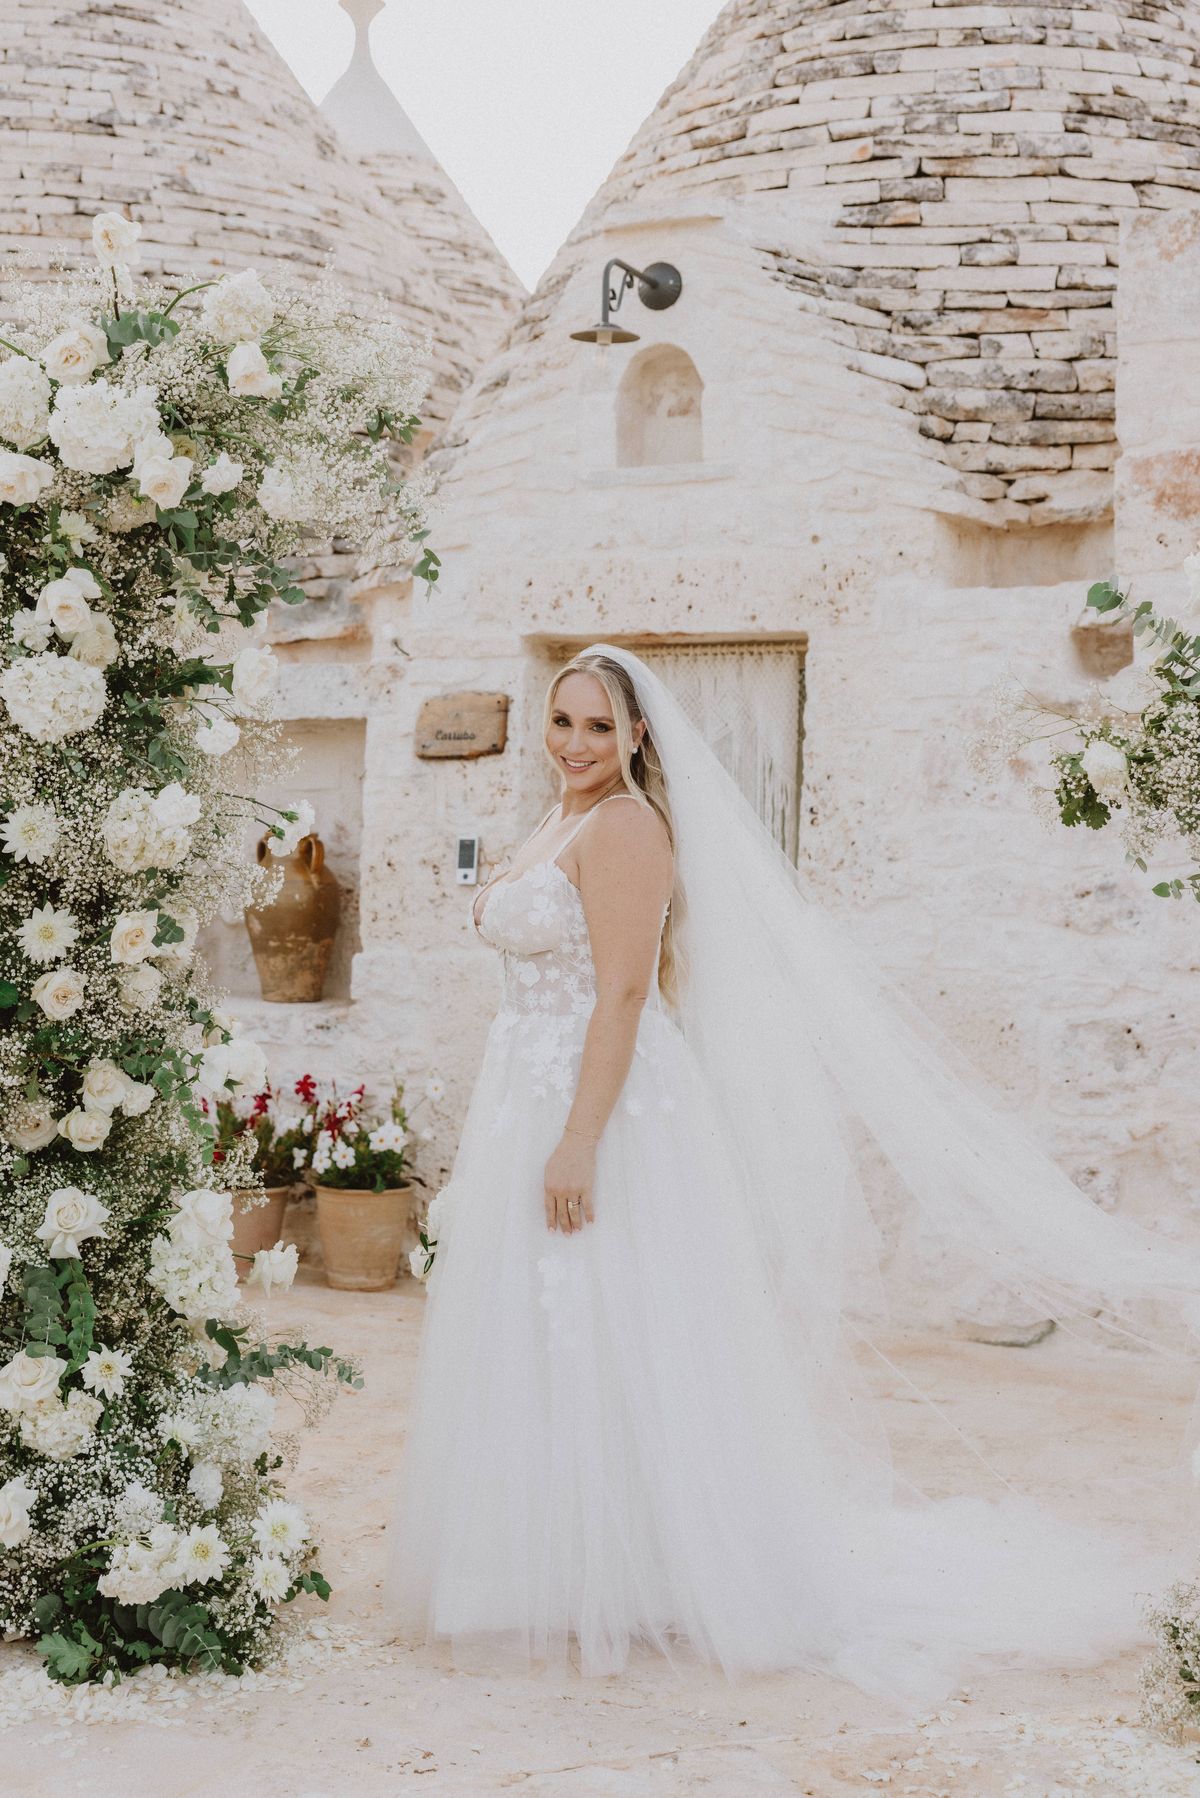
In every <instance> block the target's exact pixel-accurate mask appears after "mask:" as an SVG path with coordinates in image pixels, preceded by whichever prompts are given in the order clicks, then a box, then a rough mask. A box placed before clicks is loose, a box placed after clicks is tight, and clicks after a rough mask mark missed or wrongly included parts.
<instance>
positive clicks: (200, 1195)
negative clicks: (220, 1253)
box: [171, 1186, 233, 1243]
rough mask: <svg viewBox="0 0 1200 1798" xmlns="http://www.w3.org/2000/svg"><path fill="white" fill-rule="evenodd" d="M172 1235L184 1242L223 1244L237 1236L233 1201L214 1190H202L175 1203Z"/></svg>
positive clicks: (204, 1187)
mask: <svg viewBox="0 0 1200 1798" xmlns="http://www.w3.org/2000/svg"><path fill="white" fill-rule="evenodd" d="M175 1207H176V1215H175V1217H174V1218H172V1220H171V1230H172V1234H173V1235H175V1236H176V1237H177V1239H178V1240H179V1241H180V1242H202V1243H208V1242H213V1243H223V1242H228V1240H229V1238H230V1237H231V1236H232V1235H233V1199H232V1198H231V1196H230V1195H229V1193H227V1192H217V1191H216V1190H215V1189H214V1188H213V1187H211V1186H198V1187H196V1188H195V1189H194V1191H192V1192H185V1193H182V1194H181V1195H180V1197H179V1198H178V1199H177V1200H176V1201H175Z"/></svg>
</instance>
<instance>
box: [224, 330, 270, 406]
mask: <svg viewBox="0 0 1200 1798" xmlns="http://www.w3.org/2000/svg"><path fill="white" fill-rule="evenodd" d="M225 374H226V377H227V379H228V381H229V391H230V393H237V394H241V395H243V396H244V397H246V398H248V399H264V400H277V399H278V398H279V395H280V394H281V393H282V392H283V382H282V380H281V379H280V377H279V376H278V375H275V374H272V373H271V369H270V365H269V363H268V362H267V359H266V357H265V356H264V355H263V353H262V350H261V349H260V348H259V346H258V345H257V344H256V343H238V344H235V345H234V347H233V349H231V350H230V352H229V356H228V359H227V360H226V363H225Z"/></svg>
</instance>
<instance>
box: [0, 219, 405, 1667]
mask: <svg viewBox="0 0 1200 1798" xmlns="http://www.w3.org/2000/svg"><path fill="white" fill-rule="evenodd" d="M137 236H138V226H137V225H136V224H134V223H132V222H130V221H129V220H127V219H125V218H124V217H122V216H120V215H119V214H114V213H108V214H102V215H101V216H100V217H98V218H97V219H96V220H95V221H94V225H93V232H92V241H93V246H94V249H95V253H96V266H95V267H94V268H93V269H91V270H90V271H87V272H84V273H81V274H73V275H69V276H67V277H65V278H63V279H59V280H56V281H53V282H50V283H38V282H17V283H14V284H13V285H12V287H11V289H10V291H9V293H8V294H7V295H6V305H5V314H6V317H7V318H9V319H11V320H13V321H14V322H13V323H11V324H10V325H8V326H7V327H6V335H5V336H4V337H3V339H0V547H2V551H3V556H2V565H0V769H2V770H3V773H2V775H0V1195H2V1196H0V1629H3V1630H4V1631H5V1632H7V1633H9V1634H15V1635H25V1636H33V1637H34V1638H36V1639H37V1640H38V1643H39V1647H40V1649H41V1652H42V1654H43V1656H44V1657H45V1661H46V1664H47V1668H48V1671H49V1672H50V1673H51V1675H52V1676H53V1677H55V1678H57V1679H60V1680H64V1681H68V1682H76V1681H83V1680H96V1679H102V1678H117V1677H120V1675H121V1674H122V1673H123V1672H125V1671H127V1670H131V1669H136V1668H138V1667H140V1666H143V1665H145V1664H147V1663H158V1664H160V1665H166V1666H168V1667H170V1666H175V1667H181V1668H197V1667H198V1668H222V1669H224V1670H226V1671H228V1672H237V1671H240V1670H241V1669H242V1668H244V1667H245V1666H247V1665H248V1664H253V1663H255V1662H257V1661H258V1660H260V1659H261V1658H262V1656H263V1654H264V1652H265V1650H266V1647H267V1644H268V1642H269V1638H270V1634H271V1630H272V1627H273V1624H274V1621H275V1617H276V1606H277V1603H278V1602H279V1601H281V1600H288V1599H291V1598H293V1597H294V1596H295V1595H296V1594H297V1593H298V1592H300V1591H315V1592H319V1593H324V1592H326V1591H327V1590H328V1588H327V1587H326V1586H325V1583H324V1581H323V1580H322V1579H321V1576H320V1574H319V1571H318V1570H317V1568H316V1565H315V1561H314V1554H315V1550H314V1546H313V1543H312V1539H311V1533H310V1531H309V1528H308V1526H307V1524H306V1523H305V1521H304V1519H303V1518H302V1517H301V1515H300V1513H299V1512H298V1511H297V1510H296V1508H295V1507H294V1506H293V1505H292V1504H290V1503H289V1502H288V1500H287V1498H286V1496H285V1494H284V1492H283V1489H282V1487H281V1485H280V1469H281V1468H282V1466H283V1458H282V1455H281V1454H280V1453H279V1452H278V1451H277V1450H275V1449H274V1448H273V1447H272V1443H271V1437H270V1428H271V1422H272V1417H273V1414H274V1411H275V1408H276V1402H277V1397H278V1394H279V1393H280V1391H283V1390H287V1389H289V1388H290V1389H293V1390H295V1391H296V1393H297V1394H298V1395H299V1396H302V1397H304V1399H305V1403H306V1407H307V1410H308V1412H309V1413H310V1414H311V1413H313V1412H314V1411H315V1409H317V1408H319V1394H320V1393H325V1394H326V1396H330V1397H331V1396H332V1394H333V1392H334V1391H335V1390H336V1389H337V1386H338V1384H339V1383H340V1384H350V1385H354V1384H358V1383H359V1381H358V1378H357V1374H356V1372H355V1370H354V1368H353V1366H352V1365H351V1364H349V1363H347V1362H344V1361H338V1360H337V1359H335V1357H334V1356H333V1355H332V1354H331V1351H330V1350H328V1349H325V1348H317V1349H312V1348H309V1347H308V1346H307V1345H306V1344H304V1343H286V1342H283V1343H279V1342H272V1341H270V1340H269V1339H268V1338H267V1337H266V1335H265V1333H264V1331H265V1326H263V1325H261V1324H259V1323H256V1322H254V1321H253V1319H251V1320H249V1321H244V1322H240V1323H239V1322H238V1321H237V1312H238V1305H239V1295H238V1288H237V1282H236V1279H235V1277H234V1263H233V1257H232V1254H231V1252H230V1247H229V1237H230V1233H231V1228H232V1214H231V1203H230V1189H231V1188H233V1187H236V1186H244V1185H250V1184H252V1183H253V1179H254V1176H253V1173H252V1153H251V1146H252V1145H251V1143H250V1142H249V1141H245V1140H244V1141H239V1142H231V1143H230V1144H229V1146H228V1148H227V1149H226V1148H222V1147H221V1145H220V1144H219V1142H218V1136H219V1126H218V1125H217V1124H215V1123H214V1121H213V1117H212V1113H211V1109H209V1110H206V1109H205V1106H204V1105H203V1104H202V1101H205V1100H207V1101H208V1102H209V1105H210V1107H211V1105H212V1103H214V1102H217V1103H219V1102H220V1101H221V1100H222V1099H235V1100H236V1099H239V1098H243V1097H246V1096H252V1095H254V1094H256V1093H259V1092H261V1091H262V1090H263V1089H264V1087H265V1084H266V1070H265V1062H264V1058H263V1055H262V1053H261V1051H260V1050H259V1049H258V1047H257V1045H255V1044H254V1043H253V1042H251V1041H250V1040H248V1039H247V1038H246V1037H245V1036H244V1035H243V1034H242V1033H241V1032H240V1031H239V1029H238V1027H237V1025H236V1024H235V1022H234V1021H233V1020H232V1019H231V1018H230V1017H228V1016H227V1015H226V1013H225V1012H224V1011H222V1010H221V1008H220V1005H219V995H218V994H216V993H215V992H213V990H212V989H211V987H210V984H209V976H208V974H207V971H206V969H205V967H204V965H203V962H202V960H201V959H200V958H199V957H197V955H196V952H195V945H196V936H197V931H198V929H199V928H200V926H201V925H203V924H204V923H205V922H206V921H207V920H208V919H210V918H211V917H213V916H214V915H215V914H216V913H217V912H218V911H219V910H220V909H221V908H222V907H225V906H233V907H241V906H243V905H245V904H252V903H255V902H256V901H259V902H261V900H262V899H263V898H265V897H267V896H268V894H269V893H270V892H271V891H272V890H273V888H272V885H271V883H272V881H273V880H274V881H277V880H278V875H277V874H275V875H272V874H265V875H264V873H263V871H262V870H260V869H259V868H257V867H256V866H255V865H254V864H253V863H250V864H248V865H246V866H243V865H242V862H241V858H240V857H239V855H238V854H237V853H231V851H234V850H236V846H237V844H238V843H239V841H240V839H241V835H242V833H243V831H244V830H245V828H246V825H247V822H248V821H249V820H251V819H257V820H258V821H259V822H260V823H262V824H265V826H266V828H267V829H268V830H269V831H270V833H271V835H272V837H273V838H275V839H276V841H277V842H278V844H279V845H280V846H282V847H285V848H286V847H288V846H289V845H290V842H291V841H293V840H294V836H295V835H296V834H298V833H299V831H300V830H301V828H302V827H303V819H302V818H301V816H300V814H299V812H298V811H297V810H291V811H283V812H273V813H271V815H270V816H269V817H268V816H264V811H265V810H266V808H264V807H262V806H261V805H259V804H257V803H256V802H255V801H254V799H253V798H252V797H248V795H252V794H253V793H254V792H255V790H256V787H258V786H260V785H261V784H262V782H263V781H264V779H265V778H268V777H270V778H274V774H275V771H276V768H277V758H278V757H279V754H280V744H281V737H280V732H279V729H278V726H276V725H274V724H272V722H271V706H272V688H273V682H274V677H275V668H274V658H273V655H272V652H271V650H270V649H269V648H267V647H265V646H264V644H263V643H262V642H261V640H260V636H259V633H258V632H257V631H256V630H255V624H256V621H257V620H259V619H260V618H261V616H262V614H263V613H264V612H265V610H266V608H267V607H268V605H269V604H270V603H271V601H273V600H283V601H285V602H292V601H295V600H298V599H299V598H301V597H302V594H301V593H300V591H299V590H298V589H297V588H296V587H295V586H294V584H293V582H292V580H291V577H290V575H289V574H288V572H287V570H286V568H285V566H284V559H285V558H286V557H288V556H289V555H291V554H292V553H293V552H295V551H297V550H299V549H300V548H301V547H302V546H303V545H304V544H305V543H306V542H309V541H311V540H313V539H316V540H327V539H328V538H330V537H332V536H335V535H337V536H343V537H348V538H349V539H351V540H352V541H354V542H355V543H356V544H357V545H360V546H361V547H363V548H364V549H366V550H376V551H378V550H381V549H383V548H384V547H385V546H389V545H390V546H393V548H395V547H396V546H398V545H403V544H409V545H416V544H419V542H420V541H421V539H422V538H423V535H424V530H423V521H422V516H421V510H420V499H419V495H418V494H417V493H416V491H415V489H414V488H413V487H411V486H405V485H404V484H403V483H402V481H401V478H400V477H399V476H398V474H397V473H396V468H395V465H394V461H393V458H394V457H396V456H398V455H399V454H400V453H401V452H400V450H399V448H398V447H397V446H399V445H403V444H404V443H406V442H408V441H409V440H410V438H411V436H412V433H413V430H414V428H415V423H416V421H415V417H414V407H415V406H416V404H417V402H418V398H419V393H420V382H419V379H418V377H417V374H416V372H415V363H414V356H413V353H412V351H411V348H410V346H409V344H408V343H407V341H406V340H405V338H404V337H403V335H402V334H401V333H400V331H399V330H398V328H397V327H395V326H394V325H392V324H390V323H388V322H385V321H383V320H367V321H361V320H359V319H356V318H354V317H353V316H352V315H351V312H350V308H349V306H348V305H347V303H346V302H345V301H344V299H343V298H342V297H341V296H340V294H339V293H338V290H337V289H336V288H335V287H334V286H333V284H332V283H328V282H327V283H320V284H317V285H316V286H314V287H310V288H297V287H289V286H287V285H285V284H275V285H268V284H267V283H265V282H264V281H263V280H261V279H260V278H259V276H258V275H257V274H255V273H254V272H253V271H245V272H243V273H239V274H236V275H232V276H227V277H225V278H223V279H221V280H214V281H207V282H199V283H197V284H196V285H195V286H193V287H191V288H186V289H184V290H183V291H181V292H172V291H168V290H165V289H164V288H162V287H161V286H155V285H154V284H152V283H151V284H147V285H145V286H144V287H143V288H142V289H141V290H140V291H136V292H135V289H134V285H133V277H132V275H131V273H130V266H131V264H132V262H133V260H134V257H135V254H136V239H137ZM408 553H409V554H410V556H411V557H413V558H415V557H416V555H417V553H418V551H417V549H416V548H415V547H413V548H411V549H410V551H409V552H408ZM419 572H424V573H425V574H426V576H427V578H430V579H432V578H433V576H434V575H435V573H436V558H432V557H430V556H429V555H428V554H427V555H426V556H425V558H424V561H423V563H422V566H421V569H420V570H419ZM218 1149H220V1153H221V1158H220V1159H219V1160H218V1159H217V1153H218ZM292 1260H293V1262H294V1256H293V1257H292ZM286 1261H287V1257H286V1254H284V1253H281V1252H280V1251H269V1252H268V1254H267V1256H266V1257H265V1259H263V1261H262V1265H261V1266H260V1267H259V1268H258V1269H257V1275H258V1281H259V1284H260V1285H262V1286H264V1287H267V1288H269V1287H270V1286H271V1285H272V1284H276V1283H282V1282H283V1281H285V1280H286V1278H287V1276H288V1271H289V1270H288V1267H287V1265H286Z"/></svg>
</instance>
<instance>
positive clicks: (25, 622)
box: [11, 606, 54, 650]
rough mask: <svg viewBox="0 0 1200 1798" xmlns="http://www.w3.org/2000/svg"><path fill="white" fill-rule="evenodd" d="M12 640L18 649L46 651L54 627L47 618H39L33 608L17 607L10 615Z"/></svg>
mask: <svg viewBox="0 0 1200 1798" xmlns="http://www.w3.org/2000/svg"><path fill="white" fill-rule="evenodd" d="M11 629H12V640H13V642H14V643H15V644H16V645H17V647H18V648H19V649H34V650H38V649H48V648H49V647H50V639H51V637H53V635H54V627H53V625H52V624H51V623H50V620H49V619H48V618H39V617H38V615H37V612H36V611H35V609H34V608H33V606H18V607H17V609H16V611H15V612H14V613H13V615H12V624H11Z"/></svg>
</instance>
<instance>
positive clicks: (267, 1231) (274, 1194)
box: [230, 1186, 292, 1280]
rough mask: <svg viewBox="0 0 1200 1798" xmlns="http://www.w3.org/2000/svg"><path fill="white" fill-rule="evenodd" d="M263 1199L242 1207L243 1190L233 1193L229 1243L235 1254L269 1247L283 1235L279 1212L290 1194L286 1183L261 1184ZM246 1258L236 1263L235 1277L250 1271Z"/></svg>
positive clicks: (255, 1252) (281, 1211) (281, 1219)
mask: <svg viewBox="0 0 1200 1798" xmlns="http://www.w3.org/2000/svg"><path fill="white" fill-rule="evenodd" d="M265 1191H266V1195H267V1202H266V1204H265V1205H255V1206H254V1207H253V1208H252V1209H251V1210H249V1211H243V1210H242V1202H243V1200H244V1199H245V1197H246V1194H245V1193H244V1192H235V1193H234V1195H233V1240H232V1243H231V1245H230V1246H231V1247H232V1249H233V1252H234V1254H235V1255H257V1253H258V1251H259V1250H260V1249H273V1248H274V1247H275V1244H276V1243H277V1242H278V1241H279V1240H280V1238H281V1237H282V1235H283V1213H284V1210H285V1209H286V1207H287V1202H288V1198H289V1196H290V1194H291V1191H292V1189H291V1187H290V1186H268V1187H266V1188H265ZM250 1267H251V1263H250V1262H249V1261H239V1262H238V1263H237V1273H238V1279H239V1280H244V1279H245V1278H246V1275H247V1274H248V1273H249V1272H250Z"/></svg>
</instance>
